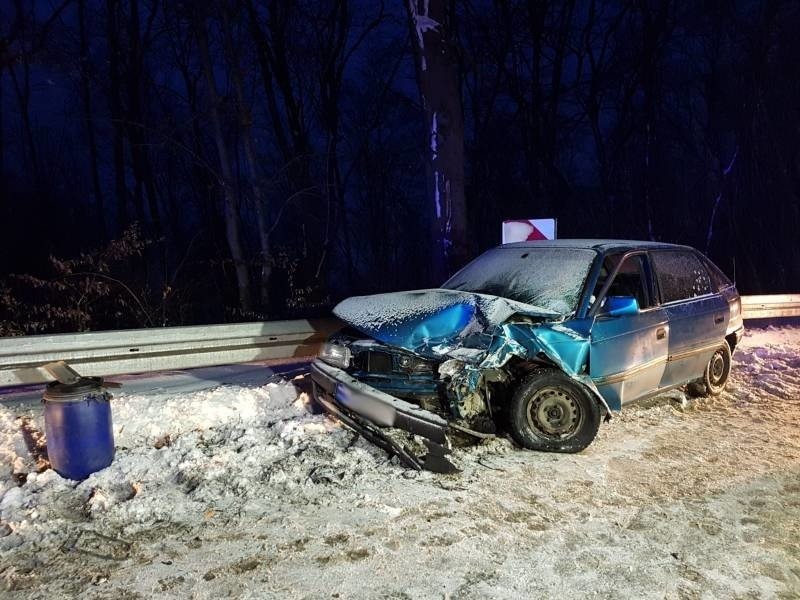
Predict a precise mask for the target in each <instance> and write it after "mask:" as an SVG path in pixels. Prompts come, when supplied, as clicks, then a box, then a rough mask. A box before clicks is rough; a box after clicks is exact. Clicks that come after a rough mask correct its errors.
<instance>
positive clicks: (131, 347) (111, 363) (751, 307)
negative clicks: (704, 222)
mask: <svg viewBox="0 0 800 600" xmlns="http://www.w3.org/2000/svg"><path fill="white" fill-rule="evenodd" d="M742 313H743V315H744V318H745V319H765V318H772V317H800V294H778V295H771V296H742ZM339 326H340V325H339V323H338V321H336V320H335V319H318V320H310V321H307V320H299V321H267V322H263V323H240V324H236V325H207V326H199V327H164V328H160V329H130V330H123V331H102V332H89V333H67V334H58V335H34V336H23V337H12V338H0V387H3V386H10V385H20V384H29V383H44V382H46V381H50V380H51V379H52V377H51V376H50V375H48V374H47V373H46V372H45V371H44V370H43V369H42V368H41V365H44V364H47V363H49V362H53V361H56V360H63V361H66V362H68V363H69V364H70V365H72V366H73V367H74V368H75V369H76V370H77V371H79V372H81V373H85V374H87V375H96V376H108V375H121V374H124V373H144V372H148V371H164V370H171V369H190V368H195V367H213V366H217V365H227V364H236V363H244V362H253V361H259V360H270V359H286V358H292V357H298V358H299V357H308V356H313V355H314V354H316V352H317V350H318V348H319V344H320V343H321V342H322V341H323V340H324V339H325V338H326V337H327V336H328V335H330V334H331V333H332V332H334V331H335V330H336V329H338V327H339Z"/></svg>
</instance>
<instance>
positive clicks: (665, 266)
mask: <svg viewBox="0 0 800 600" xmlns="http://www.w3.org/2000/svg"><path fill="white" fill-rule="evenodd" d="M650 262H651V264H652V266H653V271H654V273H655V279H656V281H657V283H658V290H659V293H660V297H661V306H662V308H663V310H664V312H665V313H666V316H667V319H668V320H669V326H670V338H669V356H668V357H667V365H666V368H665V369H664V375H663V377H662V379H661V385H660V387H662V388H667V387H672V386H676V385H681V384H683V383H686V382H688V381H691V380H693V379H697V378H699V377H701V376H702V375H703V371H704V369H705V366H706V364H707V363H708V361H709V360H711V356H712V355H713V354H714V352H715V351H716V349H717V348H718V347H719V345H720V343H721V342H722V340H723V339H724V338H725V331H726V328H727V327H728V319H729V318H730V310H729V308H728V303H727V301H726V300H725V299H724V298H723V297H722V296H721V295H720V294H718V293H715V292H714V290H713V287H712V284H711V279H710V277H709V274H708V270H707V269H706V267H705V265H704V264H703V263H702V262H701V261H700V259H699V258H698V256H697V255H696V254H695V253H694V252H693V251H692V250H689V249H687V250H658V251H653V252H651V253H650Z"/></svg>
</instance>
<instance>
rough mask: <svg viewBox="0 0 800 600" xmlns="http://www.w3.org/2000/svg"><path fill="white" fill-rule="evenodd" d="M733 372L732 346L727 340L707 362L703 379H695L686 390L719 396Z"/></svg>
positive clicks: (696, 394) (702, 394)
mask: <svg viewBox="0 0 800 600" xmlns="http://www.w3.org/2000/svg"><path fill="white" fill-rule="evenodd" d="M730 374H731V347H730V346H729V345H728V342H727V340H723V342H722V345H721V346H720V347H719V348H717V349H716V350H715V351H714V355H713V356H712V357H711V360H709V361H708V363H707V364H706V368H705V371H703V377H702V379H698V380H697V381H693V382H692V383H690V384H689V385H688V386H686V391H687V392H688V393H689V395H691V396H719V395H720V394H721V393H722V392H723V391H724V390H725V386H726V385H728V377H729V376H730Z"/></svg>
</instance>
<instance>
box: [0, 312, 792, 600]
mask: <svg viewBox="0 0 800 600" xmlns="http://www.w3.org/2000/svg"><path fill="white" fill-rule="evenodd" d="M263 379H264V380H262V381H252V382H250V383H249V384H245V383H241V382H240V384H239V385H222V386H218V387H215V388H211V389H200V390H196V389H195V390H191V391H181V392H179V393H176V392H174V391H173V390H171V389H168V388H161V389H158V390H155V391H145V390H142V389H141V386H139V388H137V387H136V386H132V387H129V388H128V389H127V391H126V388H123V389H122V390H121V391H120V393H118V394H117V397H116V398H115V400H114V401H113V403H114V404H113V410H114V431H115V435H116V444H117V454H116V459H115V461H114V463H113V465H112V466H111V467H109V468H108V469H105V470H103V471H102V472H100V473H96V474H94V475H92V476H91V477H90V478H89V479H87V480H86V481H84V482H81V483H76V482H72V481H66V480H64V479H62V478H61V477H59V476H58V475H57V474H55V473H54V472H53V471H52V470H50V469H47V468H46V467H47V464H46V461H45V459H44V458H43V457H42V456H41V455H40V454H41V447H42V440H41V439H40V436H39V434H38V432H39V431H41V429H43V427H42V425H43V423H42V416H41V409H40V407H39V406H38V405H37V404H35V403H31V402H19V401H17V400H15V398H14V397H5V398H1V399H0V400H1V401H0V486H2V487H1V488H0V590H2V591H0V595H2V596H3V597H10V598H44V597H47V598H52V597H69V596H74V595H77V594H81V595H83V596H85V597H88V598H120V597H122V598H149V597H152V596H155V595H168V596H171V597H193V598H217V597H221V596H226V595H229V596H234V597H250V598H256V597H257V598H262V597H281V598H319V597H340V598H362V597H369V598H476V597H494V598H508V597H565V598H567V597H586V596H591V595H597V596H599V597H604V598H630V597H636V598H665V597H666V598H695V597H698V598H699V597H703V598H736V597H738V598H744V597H748V598H750V597H752V598H797V597H800V328H790V327H783V328H775V327H768V328H765V329H751V330H750V331H749V332H748V337H747V338H746V339H745V340H744V342H743V344H742V347H741V348H740V349H739V350H738V351H737V353H736V355H735V366H734V378H733V381H732V383H731V386H730V388H729V391H728V392H726V393H725V394H724V395H722V396H721V397H718V398H714V399H699V400H689V399H687V398H686V397H685V396H684V395H683V394H682V393H681V392H673V393H671V394H668V395H666V396H662V397H660V398H657V399H653V400H650V401H648V402H647V403H645V404H642V405H638V406H635V407H630V408H626V409H625V410H624V411H623V413H622V414H621V415H619V416H618V417H617V418H616V419H615V420H614V421H612V422H611V423H610V424H605V425H604V426H603V427H601V430H600V434H599V437H598V439H597V440H596V441H595V443H594V444H593V445H592V446H590V447H589V448H588V449H587V450H586V451H585V452H583V453H581V454H579V455H557V454H544V453H534V452H526V451H522V450H518V449H516V448H514V447H513V446H512V445H511V444H510V443H509V442H508V441H506V440H503V439H500V440H494V441H490V442H488V443H486V444H484V445H481V446H477V447H474V448H467V449H460V450H458V451H457V457H456V458H457V460H458V461H459V462H460V464H461V465H462V466H463V469H464V470H463V473H461V474H460V475H455V476H441V475H434V474H430V473H416V472H412V471H408V470H405V469H403V468H402V467H401V466H399V465H398V464H397V462H396V461H395V460H389V459H388V458H387V457H386V455H385V454H384V453H382V452H381V451H379V450H377V449H376V448H373V447H371V446H370V445H368V444H365V443H364V442H363V441H362V440H360V439H358V438H357V436H355V435H354V434H353V433H351V432H349V431H347V430H345V429H342V428H341V427H339V426H338V425H336V424H335V423H334V422H332V421H330V420H329V419H328V418H327V417H325V416H322V415H314V414H311V413H310V412H309V411H308V410H307V406H306V402H307V396H305V395H304V394H302V393H298V390H297V389H295V387H294V385H295V384H297V385H298V386H300V387H301V388H302V384H303V382H302V381H301V380H294V381H277V382H272V383H266V381H265V380H266V379H267V377H266V376H265V377H264V378H263ZM39 471H40V472H39Z"/></svg>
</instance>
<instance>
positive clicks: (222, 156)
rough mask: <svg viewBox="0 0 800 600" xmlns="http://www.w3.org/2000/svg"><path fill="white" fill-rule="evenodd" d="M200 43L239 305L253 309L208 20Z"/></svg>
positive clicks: (200, 31) (200, 28)
mask: <svg viewBox="0 0 800 600" xmlns="http://www.w3.org/2000/svg"><path fill="white" fill-rule="evenodd" d="M197 45H198V49H199V50H200V60H201V61H202V64H203V74H204V75H205V79H206V89H207V93H208V103H209V107H208V110H209V116H210V117H211V126H212V133H213V135H214V141H215V143H216V146H217V154H218V156H219V168H220V185H221V186H222V191H223V205H224V215H225V234H226V237H227V240H228V248H229V249H230V252H231V258H232V259H233V264H234V268H235V271H236V284H237V287H238V289H239V307H240V308H241V309H242V311H245V312H249V311H250V310H251V309H252V301H251V296H250V275H249V273H248V268H247V263H246V262H245V260H244V252H243V251H242V241H241V237H240V233H239V227H240V224H239V211H238V206H237V202H236V197H235V196H234V193H233V187H232V185H233V174H232V170H231V163H230V159H229V154H228V146H227V143H226V142H225V135H224V133H223V131H222V122H221V121H220V116H219V110H218V108H217V106H218V105H219V96H218V94H217V84H216V83H215V81H214V69H213V65H212V62H211V55H210V53H209V51H208V32H207V31H206V24H205V22H204V21H203V22H198V23H197Z"/></svg>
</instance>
